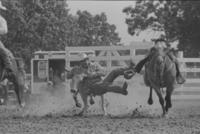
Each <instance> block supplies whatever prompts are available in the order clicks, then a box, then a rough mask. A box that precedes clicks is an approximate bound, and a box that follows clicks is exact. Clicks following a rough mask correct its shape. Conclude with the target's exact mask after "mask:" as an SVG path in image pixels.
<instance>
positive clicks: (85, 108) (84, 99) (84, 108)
mask: <svg viewBox="0 0 200 134" xmlns="http://www.w3.org/2000/svg"><path fill="white" fill-rule="evenodd" d="M80 95H81V98H82V100H83V104H84V106H83V109H82V110H81V112H80V113H79V114H78V115H79V116H82V115H84V114H85V113H86V112H87V109H88V107H89V106H88V102H87V97H88V96H87V95H86V94H84V93H80Z"/></svg>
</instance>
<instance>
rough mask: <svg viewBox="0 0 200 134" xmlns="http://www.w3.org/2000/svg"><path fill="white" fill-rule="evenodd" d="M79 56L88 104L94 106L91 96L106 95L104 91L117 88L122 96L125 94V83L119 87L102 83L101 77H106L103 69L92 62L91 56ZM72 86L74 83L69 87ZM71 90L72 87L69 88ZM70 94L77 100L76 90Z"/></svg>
mask: <svg viewBox="0 0 200 134" xmlns="http://www.w3.org/2000/svg"><path fill="white" fill-rule="evenodd" d="M79 56H80V57H81V60H80V61H79V66H80V67H81V68H84V69H85V70H86V76H85V79H84V80H86V81H87V82H86V83H87V87H88V89H87V92H88V95H90V104H94V100H93V98H92V97H93V96H95V95H101V94H104V93H106V89H113V88H118V89H121V90H122V91H124V94H127V92H126V89H127V86H128V85H127V83H126V82H125V83H124V85H123V86H122V87H121V86H118V85H113V84H112V82H104V81H102V77H103V76H105V75H106V71H105V69H104V68H103V67H102V66H101V65H100V64H98V63H97V62H94V61H93V60H92V56H87V55H86V54H84V53H81V54H80V55H79ZM71 82H73V81H71ZM74 82H75V81H74ZM73 84H74V83H71V85H73ZM71 88H73V87H72V86H71ZM71 92H72V93H73V94H74V99H75V100H77V98H76V95H77V92H76V90H75V89H71Z"/></svg>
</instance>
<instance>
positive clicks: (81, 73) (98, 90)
mask: <svg viewBox="0 0 200 134" xmlns="http://www.w3.org/2000/svg"><path fill="white" fill-rule="evenodd" d="M127 70H129V69H128V68H118V69H115V70H113V71H111V72H110V73H109V74H108V75H107V76H106V77H105V78H104V79H103V80H102V81H101V83H102V84H101V86H100V87H99V86H98V85H97V86H95V87H94V88H95V89H92V90H88V89H89V85H90V84H92V83H91V81H90V79H88V78H87V77H85V76H87V75H86V70H84V69H83V68H81V67H73V68H72V70H71V71H70V72H71V74H72V76H73V77H72V78H71V79H72V80H75V81H76V82H73V83H74V84H76V88H77V89H78V91H77V92H78V93H79V94H80V96H81V98H82V101H83V103H84V107H83V109H82V110H81V112H80V113H79V115H82V114H83V113H84V112H86V111H87V109H88V107H89V106H88V102H87V98H88V96H91V95H92V96H96V95H97V96H100V97H101V108H102V110H103V112H104V115H107V111H106V107H104V98H103V95H104V94H105V93H107V92H114V93H119V94H122V95H127V94H128V92H127V90H126V89H127V86H128V85H127V83H126V82H125V83H124V85H123V87H119V86H115V85H112V82H113V81H114V80H115V79H116V78H117V77H118V76H120V75H124V72H125V71H127ZM75 103H77V100H75Z"/></svg>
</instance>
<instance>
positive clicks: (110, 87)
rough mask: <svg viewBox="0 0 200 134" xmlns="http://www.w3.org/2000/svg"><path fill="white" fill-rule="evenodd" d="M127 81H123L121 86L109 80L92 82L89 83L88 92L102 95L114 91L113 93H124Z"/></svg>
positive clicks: (125, 92)
mask: <svg viewBox="0 0 200 134" xmlns="http://www.w3.org/2000/svg"><path fill="white" fill-rule="evenodd" d="M127 86H128V85H127V83H126V82H125V83H124V84H123V86H119V85H118V84H113V83H109V82H99V83H94V84H90V85H89V88H90V89H91V90H90V93H91V94H93V95H103V94H105V93H107V92H115V93H120V94H124V95H126V94H127V93H128V92H127V90H126V89H127Z"/></svg>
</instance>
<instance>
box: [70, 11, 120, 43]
mask: <svg viewBox="0 0 200 134" xmlns="http://www.w3.org/2000/svg"><path fill="white" fill-rule="evenodd" d="M75 20H76V21H75V22H76V23H75V24H74V25H75V27H76V28H75V29H74V30H73V34H72V36H73V37H75V40H76V43H71V44H69V46H71V45H75V46H110V45H121V44H120V38H119V36H118V33H116V32H115V30H116V26H115V25H111V24H109V23H108V22H107V17H106V15H105V14H104V13H101V14H100V15H92V14H90V13H89V12H87V11H83V12H81V11H78V12H77V16H75ZM73 28H74V27H73ZM73 37H72V39H73ZM77 39H78V41H77Z"/></svg>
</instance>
